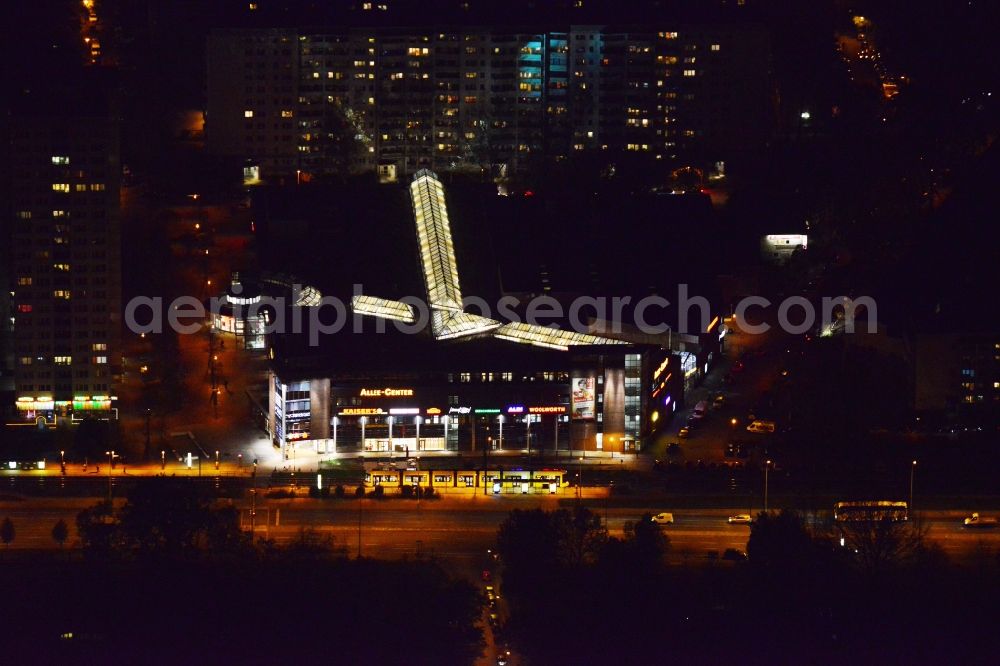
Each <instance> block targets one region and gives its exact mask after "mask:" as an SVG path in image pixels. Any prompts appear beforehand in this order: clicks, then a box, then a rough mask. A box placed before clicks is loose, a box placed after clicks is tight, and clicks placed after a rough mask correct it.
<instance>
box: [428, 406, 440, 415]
mask: <svg viewBox="0 0 1000 666" xmlns="http://www.w3.org/2000/svg"><path fill="white" fill-rule="evenodd" d="M427 413H428V414H429V415H431V416H435V415H437V414H440V413H441V410H440V409H439V408H438V407H428V408H427Z"/></svg>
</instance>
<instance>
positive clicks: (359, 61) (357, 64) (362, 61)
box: [354, 60, 365, 67]
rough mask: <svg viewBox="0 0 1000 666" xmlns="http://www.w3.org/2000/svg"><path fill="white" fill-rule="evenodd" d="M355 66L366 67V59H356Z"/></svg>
mask: <svg viewBox="0 0 1000 666" xmlns="http://www.w3.org/2000/svg"><path fill="white" fill-rule="evenodd" d="M354 66H355V67H364V66H365V61H364V60H355V61H354Z"/></svg>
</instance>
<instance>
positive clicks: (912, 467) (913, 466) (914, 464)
mask: <svg viewBox="0 0 1000 666" xmlns="http://www.w3.org/2000/svg"><path fill="white" fill-rule="evenodd" d="M916 471H917V461H916V460H914V461H912V462H911V463H910V511H913V474H914V472H916Z"/></svg>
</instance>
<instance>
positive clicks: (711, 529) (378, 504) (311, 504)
mask: <svg viewBox="0 0 1000 666" xmlns="http://www.w3.org/2000/svg"><path fill="white" fill-rule="evenodd" d="M94 501H95V500H93V499H85V498H28V499H23V500H19V501H13V500H10V499H5V500H0V519H3V518H5V517H9V518H10V519H11V521H12V522H13V523H14V526H15V530H16V535H15V538H14V541H13V542H12V543H11V545H10V547H11V548H36V549H37V548H56V547H57V544H56V543H55V542H54V541H53V539H52V527H53V526H54V525H55V523H56V521H58V520H59V519H63V520H65V521H66V523H67V526H68V527H69V528H70V529H69V532H70V537H69V539H68V540H67V543H66V546H67V547H74V546H75V545H77V542H78V539H77V535H76V526H75V519H76V515H77V513H79V511H80V510H81V509H83V508H85V507H87V506H91V505H92V504H93V503H94ZM566 505H568V504H567V503H566V501H565V500H563V501H562V503H560V500H558V499H557V498H550V497H538V498H530V497H511V498H498V497H475V498H463V499H444V500H437V501H422V502H419V503H418V502H416V501H412V500H383V501H379V500H370V499H368V500H361V501H360V502H359V501H357V500H311V499H295V500H262V501H260V502H258V503H257V505H256V517H255V520H254V522H255V528H256V532H257V534H258V536H260V537H265V536H266V537H268V538H271V539H274V540H275V541H276V542H278V543H279V544H280V543H287V542H289V541H292V540H293V539H295V538H297V536H298V534H299V531H300V530H301V529H302V528H307V529H312V530H316V531H317V532H319V533H320V534H321V535H324V536H332V537H333V538H334V541H335V544H336V545H338V546H342V547H346V548H347V550H348V552H349V553H351V554H352V555H353V554H356V553H357V550H358V544H359V536H360V547H361V553H362V555H364V556H368V557H386V558H395V557H401V556H404V555H405V556H414V555H418V554H422V555H434V556H436V557H439V558H442V559H445V560H452V561H454V562H455V563H456V564H459V563H464V564H466V565H468V564H472V563H474V562H478V561H479V560H480V559H481V558H482V556H483V554H484V553H485V551H486V549H488V548H490V547H492V545H493V543H494V540H495V537H496V531H497V527H498V526H499V525H500V523H501V522H502V521H503V519H504V518H505V517H506V515H507V512H508V511H509V510H511V509H515V508H536V507H541V508H545V509H554V508H557V507H559V506H566ZM237 506H238V507H239V508H240V514H241V521H242V523H243V525H244V527H245V528H247V529H249V525H250V516H249V512H250V506H249V503H248V502H246V501H239V502H237ZM590 508H591V509H592V510H593V511H594V512H595V513H597V514H598V515H599V516H601V517H602V518H604V519H605V521H606V524H607V527H608V530H609V531H610V533H611V534H612V535H616V536H620V535H621V534H622V532H623V530H624V527H625V524H626V523H627V522H628V521H635V520H637V519H639V517H640V516H641V515H642V514H644V513H657V512H660V511H671V512H672V513H673V514H674V518H675V522H674V524H673V525H669V526H665V527H664V528H663V529H664V531H665V532H666V533H667V534H668V535H669V537H670V543H671V549H670V551H671V557H672V558H673V559H675V560H677V561H683V560H693V559H695V560H696V559H699V558H701V559H704V558H708V557H712V556H714V554H717V555H721V554H722V553H724V552H725V550H726V549H727V548H735V549H739V550H745V549H746V541H747V536H748V535H749V528H748V527H747V526H745V525H729V524H728V523H727V522H726V518H727V517H728V516H730V515H733V514H737V513H744V512H745V511H746V509H745V508H743V507H733V508H710V509H708V508H706V509H698V508H691V509H673V508H672V507H669V506H663V505H656V506H637V507H630V508H621V507H608V508H605V507H604V506H603V505H602V502H601V501H600V500H595V501H593V502H592V503H590ZM966 515H968V514H967V513H965V512H962V511H927V512H920V514H919V518H920V519H921V520H922V521H923V523H924V524H925V525H926V527H927V538H928V539H930V540H931V541H934V542H937V543H938V544H940V545H941V547H942V548H943V549H944V550H945V552H947V553H948V554H949V555H951V556H952V557H956V558H961V557H963V556H966V555H968V554H971V553H974V552H976V551H977V549H978V547H979V545H980V543H984V544H986V545H987V546H989V547H990V548H994V549H995V548H998V547H1000V529H983V530H970V529H967V528H964V527H963V526H962V518H963V517H964V516H966ZM810 519H813V518H810ZM813 520H815V521H816V522H817V527H818V528H820V529H822V528H823V524H822V523H823V521H824V520H828V517H827V516H820V517H818V518H815V519H813Z"/></svg>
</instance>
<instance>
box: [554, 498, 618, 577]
mask: <svg viewBox="0 0 1000 666" xmlns="http://www.w3.org/2000/svg"><path fill="white" fill-rule="evenodd" d="M552 522H553V527H554V528H555V530H556V533H557V534H558V535H559V539H560V542H559V560H560V562H562V563H563V564H568V565H569V566H573V567H579V566H581V565H583V564H592V563H593V562H594V561H595V560H596V559H597V555H598V553H599V552H600V551H601V548H602V547H603V545H604V542H605V541H607V539H608V531H607V530H606V529H604V525H603V524H602V523H601V517H600V516H598V515H597V514H595V513H594V512H592V511H591V510H590V509H588V508H586V507H583V506H580V505H576V506H574V507H573V511H572V513H570V512H569V511H566V510H562V511H556V512H555V513H553V514H552Z"/></svg>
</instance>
